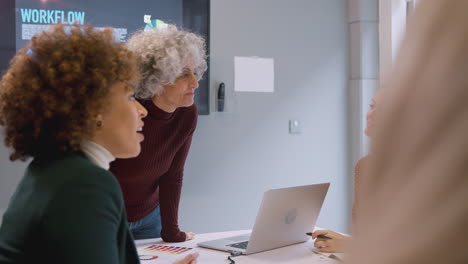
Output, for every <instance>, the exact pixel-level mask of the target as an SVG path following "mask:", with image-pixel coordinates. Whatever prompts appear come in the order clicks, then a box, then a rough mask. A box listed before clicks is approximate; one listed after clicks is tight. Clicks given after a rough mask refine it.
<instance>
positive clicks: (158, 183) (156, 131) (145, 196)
mask: <svg viewBox="0 0 468 264" xmlns="http://www.w3.org/2000/svg"><path fill="white" fill-rule="evenodd" d="M142 104H143V106H144V107H145V108H146V109H147V110H148V116H147V117H146V118H144V119H143V121H144V122H145V126H144V127H143V134H144V136H145V140H144V141H143V142H142V145H141V153H140V155H139V156H138V157H136V158H133V159H118V160H116V161H114V162H112V163H111V166H110V171H111V172H112V173H113V174H114V175H115V176H116V177H117V179H118V181H119V183H120V186H121V188H122V192H123V195H124V200H125V207H126V209H127V218H128V221H129V222H135V221H137V220H140V219H142V218H143V217H145V216H147V215H148V214H149V213H151V212H152V211H153V210H154V209H155V208H156V207H157V206H158V205H159V206H160V210H161V222H162V231H161V237H162V239H163V240H164V241H167V242H181V241H185V233H184V232H181V231H180V229H179V225H178V210H179V200H180V192H181V189H182V178H183V174H184V164H185V160H186V158H187V154H188V151H189V149H190V144H191V142H192V135H193V132H194V131H195V127H196V125H197V117H198V114H197V108H196V106H195V105H193V106H190V107H182V108H178V109H177V110H176V111H175V112H173V113H167V112H164V111H163V110H161V109H159V108H158V107H156V106H155V105H154V104H153V102H152V101H142Z"/></svg>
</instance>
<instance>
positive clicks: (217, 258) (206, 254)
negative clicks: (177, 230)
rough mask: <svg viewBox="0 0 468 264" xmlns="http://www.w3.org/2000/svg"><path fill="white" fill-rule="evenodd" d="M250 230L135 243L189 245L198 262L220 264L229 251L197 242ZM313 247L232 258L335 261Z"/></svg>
mask: <svg viewBox="0 0 468 264" xmlns="http://www.w3.org/2000/svg"><path fill="white" fill-rule="evenodd" d="M249 232H250V230H240V231H230V232H219V233H207V234H197V235H196V236H195V239H194V240H190V241H186V242H182V243H165V242H163V241H162V240H161V239H159V238H158V239H145V240H137V241H136V242H135V243H136V244H137V245H143V244H147V243H158V244H165V245H172V246H178V247H191V248H195V249H196V250H197V251H198V252H199V253H200V257H199V258H198V263H200V264H205V263H206V264H211V263H213V264H215V263H216V264H220V263H229V261H228V260H227V257H228V256H229V253H227V252H223V251H218V250H212V249H206V248H201V247H198V246H197V243H199V242H202V241H208V240H213V239H218V238H223V237H230V236H237V235H243V234H246V233H249ZM314 250H315V247H314V244H313V242H312V240H309V241H307V242H305V243H301V244H296V245H292V246H287V247H283V248H278V249H274V250H269V251H264V252H260V253H256V254H252V255H248V256H238V257H235V258H234V260H235V261H236V264H246V263H248V264H257V263H258V264H267V263H295V264H302V263H304V264H314V263H337V262H336V261H334V260H332V259H330V258H328V257H326V256H324V255H320V254H318V253H315V252H314Z"/></svg>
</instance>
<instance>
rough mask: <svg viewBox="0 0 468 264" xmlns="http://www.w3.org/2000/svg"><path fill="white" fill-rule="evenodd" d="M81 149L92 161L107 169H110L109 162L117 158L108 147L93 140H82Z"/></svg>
mask: <svg viewBox="0 0 468 264" xmlns="http://www.w3.org/2000/svg"><path fill="white" fill-rule="evenodd" d="M81 150H82V151H83V152H84V154H85V155H86V157H87V158H88V159H90V160H91V162H93V163H94V164H96V165H98V166H99V167H101V168H103V169H105V170H108V169H109V164H110V163H111V162H112V161H114V160H115V157H114V156H112V154H111V153H110V152H109V151H108V150H107V149H105V148H104V147H103V146H101V145H99V144H96V143H94V142H92V141H87V140H84V141H83V142H81Z"/></svg>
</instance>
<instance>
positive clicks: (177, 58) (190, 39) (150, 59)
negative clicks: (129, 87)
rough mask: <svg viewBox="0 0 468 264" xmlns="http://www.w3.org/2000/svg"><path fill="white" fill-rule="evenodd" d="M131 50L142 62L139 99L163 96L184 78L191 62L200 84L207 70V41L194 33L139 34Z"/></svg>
mask: <svg viewBox="0 0 468 264" xmlns="http://www.w3.org/2000/svg"><path fill="white" fill-rule="evenodd" d="M127 47H128V49H130V50H131V51H132V52H134V53H135V54H136V55H137V56H138V57H139V58H140V72H141V77H142V78H141V80H140V81H139V83H138V84H137V85H136V87H135V94H136V96H137V97H138V98H141V99H149V98H152V97H153V96H155V95H159V94H161V93H162V92H163V90H164V88H163V87H164V86H165V85H168V84H173V83H174V82H175V81H176V79H177V78H178V77H179V76H181V75H182V73H183V70H184V67H186V66H187V63H188V62H189V61H190V62H192V63H193V65H194V74H195V75H196V76H197V78H198V80H200V78H201V76H202V75H203V73H204V72H205V71H206V69H207V64H206V45H205V40H204V39H203V38H202V37H201V36H199V35H197V34H195V33H192V32H188V31H184V30H179V29H177V27H176V26H174V25H169V26H168V27H167V28H162V29H157V28H154V29H151V30H147V31H138V32H136V33H135V34H134V35H133V36H132V37H131V38H130V39H129V40H128V42H127Z"/></svg>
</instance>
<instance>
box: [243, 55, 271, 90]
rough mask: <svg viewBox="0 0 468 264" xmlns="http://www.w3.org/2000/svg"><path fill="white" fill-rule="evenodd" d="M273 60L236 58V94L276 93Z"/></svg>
mask: <svg viewBox="0 0 468 264" xmlns="http://www.w3.org/2000/svg"><path fill="white" fill-rule="evenodd" d="M274 81H275V73H274V61H273V59H272V58H259V57H234V90H235V91H236V92H267V93H272V92H274V90H275V89H274V86H275V84H274Z"/></svg>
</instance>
